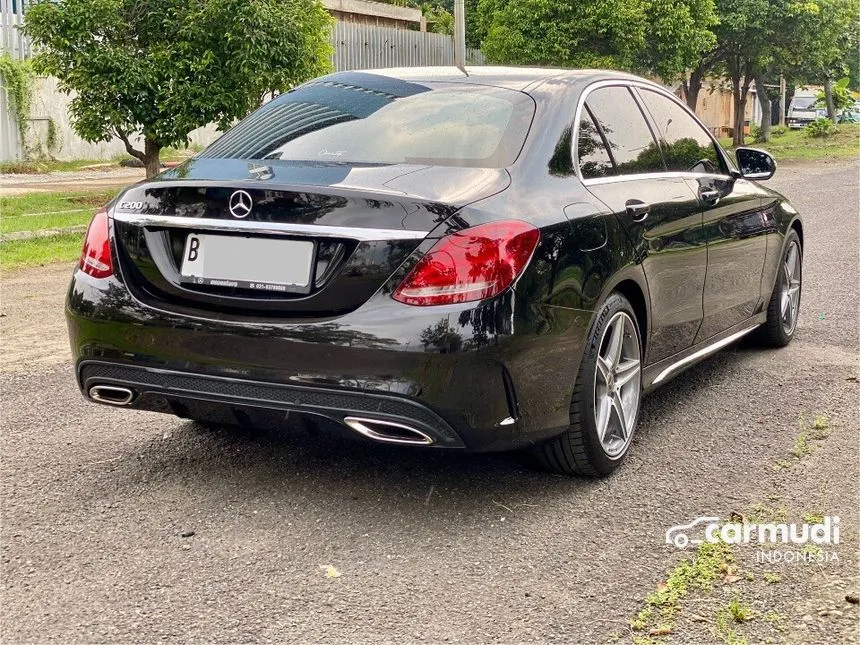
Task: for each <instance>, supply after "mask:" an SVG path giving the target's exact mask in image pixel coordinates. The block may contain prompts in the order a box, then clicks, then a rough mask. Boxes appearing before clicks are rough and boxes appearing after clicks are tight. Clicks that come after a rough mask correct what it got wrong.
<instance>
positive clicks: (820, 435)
mask: <svg viewBox="0 0 860 645" xmlns="http://www.w3.org/2000/svg"><path fill="white" fill-rule="evenodd" d="M810 430H811V432H810V435H811V436H812V438H813V439H818V440H821V439H826V438H827V437H828V436H830V425H829V423H828V421H827V416H826V415H824V414H819V415H818V416H817V417H815V420H814V421H813V422H812V427H811V428H810Z"/></svg>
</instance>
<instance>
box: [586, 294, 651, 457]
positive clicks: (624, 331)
mask: <svg viewBox="0 0 860 645" xmlns="http://www.w3.org/2000/svg"><path fill="white" fill-rule="evenodd" d="M641 381H642V368H641V359H640V355H639V333H638V331H637V329H636V324H635V323H634V322H633V320H632V319H631V318H630V316H628V315H627V314H626V313H625V312H623V311H619V312H618V313H616V314H615V315H614V316H612V318H611V319H610V320H609V324H608V325H606V328H605V329H604V330H603V336H602V337H601V339H600V349H599V350H598V352H597V369H596V370H595V371H594V421H595V424H596V426H597V436H598V438H599V439H600V445H601V446H602V447H603V451H604V452H605V453H606V455H607V456H608V457H610V458H613V459H614V458H618V457H621V456H622V455H623V454H624V452H625V451H626V450H627V446H628V444H629V443H630V439H631V438H632V437H633V429H634V428H635V427H636V417H637V416H638V414H639V397H640V396H641Z"/></svg>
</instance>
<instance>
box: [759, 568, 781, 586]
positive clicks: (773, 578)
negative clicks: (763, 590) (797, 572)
mask: <svg viewBox="0 0 860 645" xmlns="http://www.w3.org/2000/svg"><path fill="white" fill-rule="evenodd" d="M762 578H764V581H765V582H766V583H767V584H769V585H775V584H776V583H777V582H780V581H781V580H782V576H780V575H779V574H778V573H774V572H773V571H765V572H764V574H762Z"/></svg>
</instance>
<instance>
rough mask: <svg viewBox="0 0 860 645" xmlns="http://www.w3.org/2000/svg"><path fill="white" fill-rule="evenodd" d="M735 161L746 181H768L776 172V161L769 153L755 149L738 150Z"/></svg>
mask: <svg viewBox="0 0 860 645" xmlns="http://www.w3.org/2000/svg"><path fill="white" fill-rule="evenodd" d="M735 159H737V160H738V168H740V169H741V176H742V177H746V178H747V179H770V178H771V177H773V173H775V172H776V160H775V159H774V158H773V157H771V156H770V154H769V153H767V152H765V151H764V150H759V149H757V148H738V149H737V150H735Z"/></svg>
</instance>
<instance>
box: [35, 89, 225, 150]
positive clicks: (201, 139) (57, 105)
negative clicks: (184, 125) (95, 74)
mask: <svg viewBox="0 0 860 645" xmlns="http://www.w3.org/2000/svg"><path fill="white" fill-rule="evenodd" d="M71 99H72V97H71V96H69V95H66V94H64V93H62V92H60V91H59V90H58V89H57V79H56V78H53V77H47V78H46V77H40V78H37V79H36V81H35V82H34V84H33V106H32V110H31V112H30V127H29V130H28V132H27V146H28V148H29V149H30V150H36V151H37V150H39V149H41V150H42V151H43V153H44V154H46V155H49V156H51V157H54V158H56V159H60V160H70V159H112V158H114V157H116V156H118V155H126V154H127V153H126V151H125V145H123V143H122V141H120V140H119V139H113V140H111V141H105V142H102V143H89V142H87V141H84V140H83V139H81V138H80V137H79V136H78V135H76V134H75V131H74V128H73V127H72V123H71V120H70V119H69V117H68V107H69V103H70V102H71ZM51 121H53V123H54V128H55V131H56V134H57V144H56V146H55V147H54V148H53V149H51V150H48V149H47V146H46V142H47V138H48V129H49V123H50V122H51ZM217 137H218V132H217V131H216V130H215V126H211V125H210V126H207V127H206V128H200V129H198V130H195V131H194V132H192V133H191V141H192V143H195V144H200V145H207V144H209V143H211V142H212V141H214V140H215V138H217ZM132 143H133V144H135V147H136V148H138V149H140V150H142V149H143V145H142V143H141V142H139V141H134V140H133V141H132Z"/></svg>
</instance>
